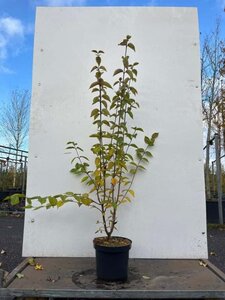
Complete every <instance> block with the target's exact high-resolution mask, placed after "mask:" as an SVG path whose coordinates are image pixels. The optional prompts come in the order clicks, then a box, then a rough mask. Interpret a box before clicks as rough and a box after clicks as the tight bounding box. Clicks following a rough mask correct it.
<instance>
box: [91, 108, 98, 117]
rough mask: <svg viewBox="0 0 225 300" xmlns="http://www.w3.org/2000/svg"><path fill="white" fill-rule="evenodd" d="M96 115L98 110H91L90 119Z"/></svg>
mask: <svg viewBox="0 0 225 300" xmlns="http://www.w3.org/2000/svg"><path fill="white" fill-rule="evenodd" d="M98 113H99V109H98V108H95V109H93V110H92V112H91V117H93V116H96V115H97V114H98Z"/></svg>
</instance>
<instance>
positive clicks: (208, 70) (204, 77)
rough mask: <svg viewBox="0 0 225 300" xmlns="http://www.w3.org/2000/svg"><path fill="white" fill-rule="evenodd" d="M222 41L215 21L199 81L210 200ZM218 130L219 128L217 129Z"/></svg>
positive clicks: (202, 59)
mask: <svg viewBox="0 0 225 300" xmlns="http://www.w3.org/2000/svg"><path fill="white" fill-rule="evenodd" d="M222 44H223V42H222V40H221V37H220V22H219V21H217V23H216V27H215V30H214V31H213V32H212V33H211V34H210V35H208V36H206V38H205V40H204V43H203V48H202V58H201V81H202V107H203V115H204V121H205V123H206V128H207V129H206V130H207V133H206V142H207V144H206V161H205V179H206V197H207V199H210V198H211V193H210V167H209V163H210V140H211V138H212V132H213V119H214V120H217V118H218V116H217V117H215V115H216V114H217V109H215V107H216V106H217V104H218V97H219V94H220V88H221V82H220V77H221V75H220V69H221V62H222V55H223V52H222ZM219 129H220V128H219Z"/></svg>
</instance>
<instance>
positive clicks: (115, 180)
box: [111, 177, 117, 186]
mask: <svg viewBox="0 0 225 300" xmlns="http://www.w3.org/2000/svg"><path fill="white" fill-rule="evenodd" d="M111 183H112V185H114V186H115V185H116V184H117V179H116V178H115V177H113V178H112V180H111Z"/></svg>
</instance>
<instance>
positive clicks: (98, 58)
mask: <svg viewBox="0 0 225 300" xmlns="http://www.w3.org/2000/svg"><path fill="white" fill-rule="evenodd" d="M101 61H102V60H101V57H100V56H96V62H97V64H98V65H100V64H101Z"/></svg>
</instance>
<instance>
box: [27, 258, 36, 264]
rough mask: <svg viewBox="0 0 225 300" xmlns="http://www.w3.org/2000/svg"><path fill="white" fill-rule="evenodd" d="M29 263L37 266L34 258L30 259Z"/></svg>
mask: <svg viewBox="0 0 225 300" xmlns="http://www.w3.org/2000/svg"><path fill="white" fill-rule="evenodd" d="M28 263H29V265H31V266H35V260H34V258H33V257H31V258H29V259H28Z"/></svg>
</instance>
